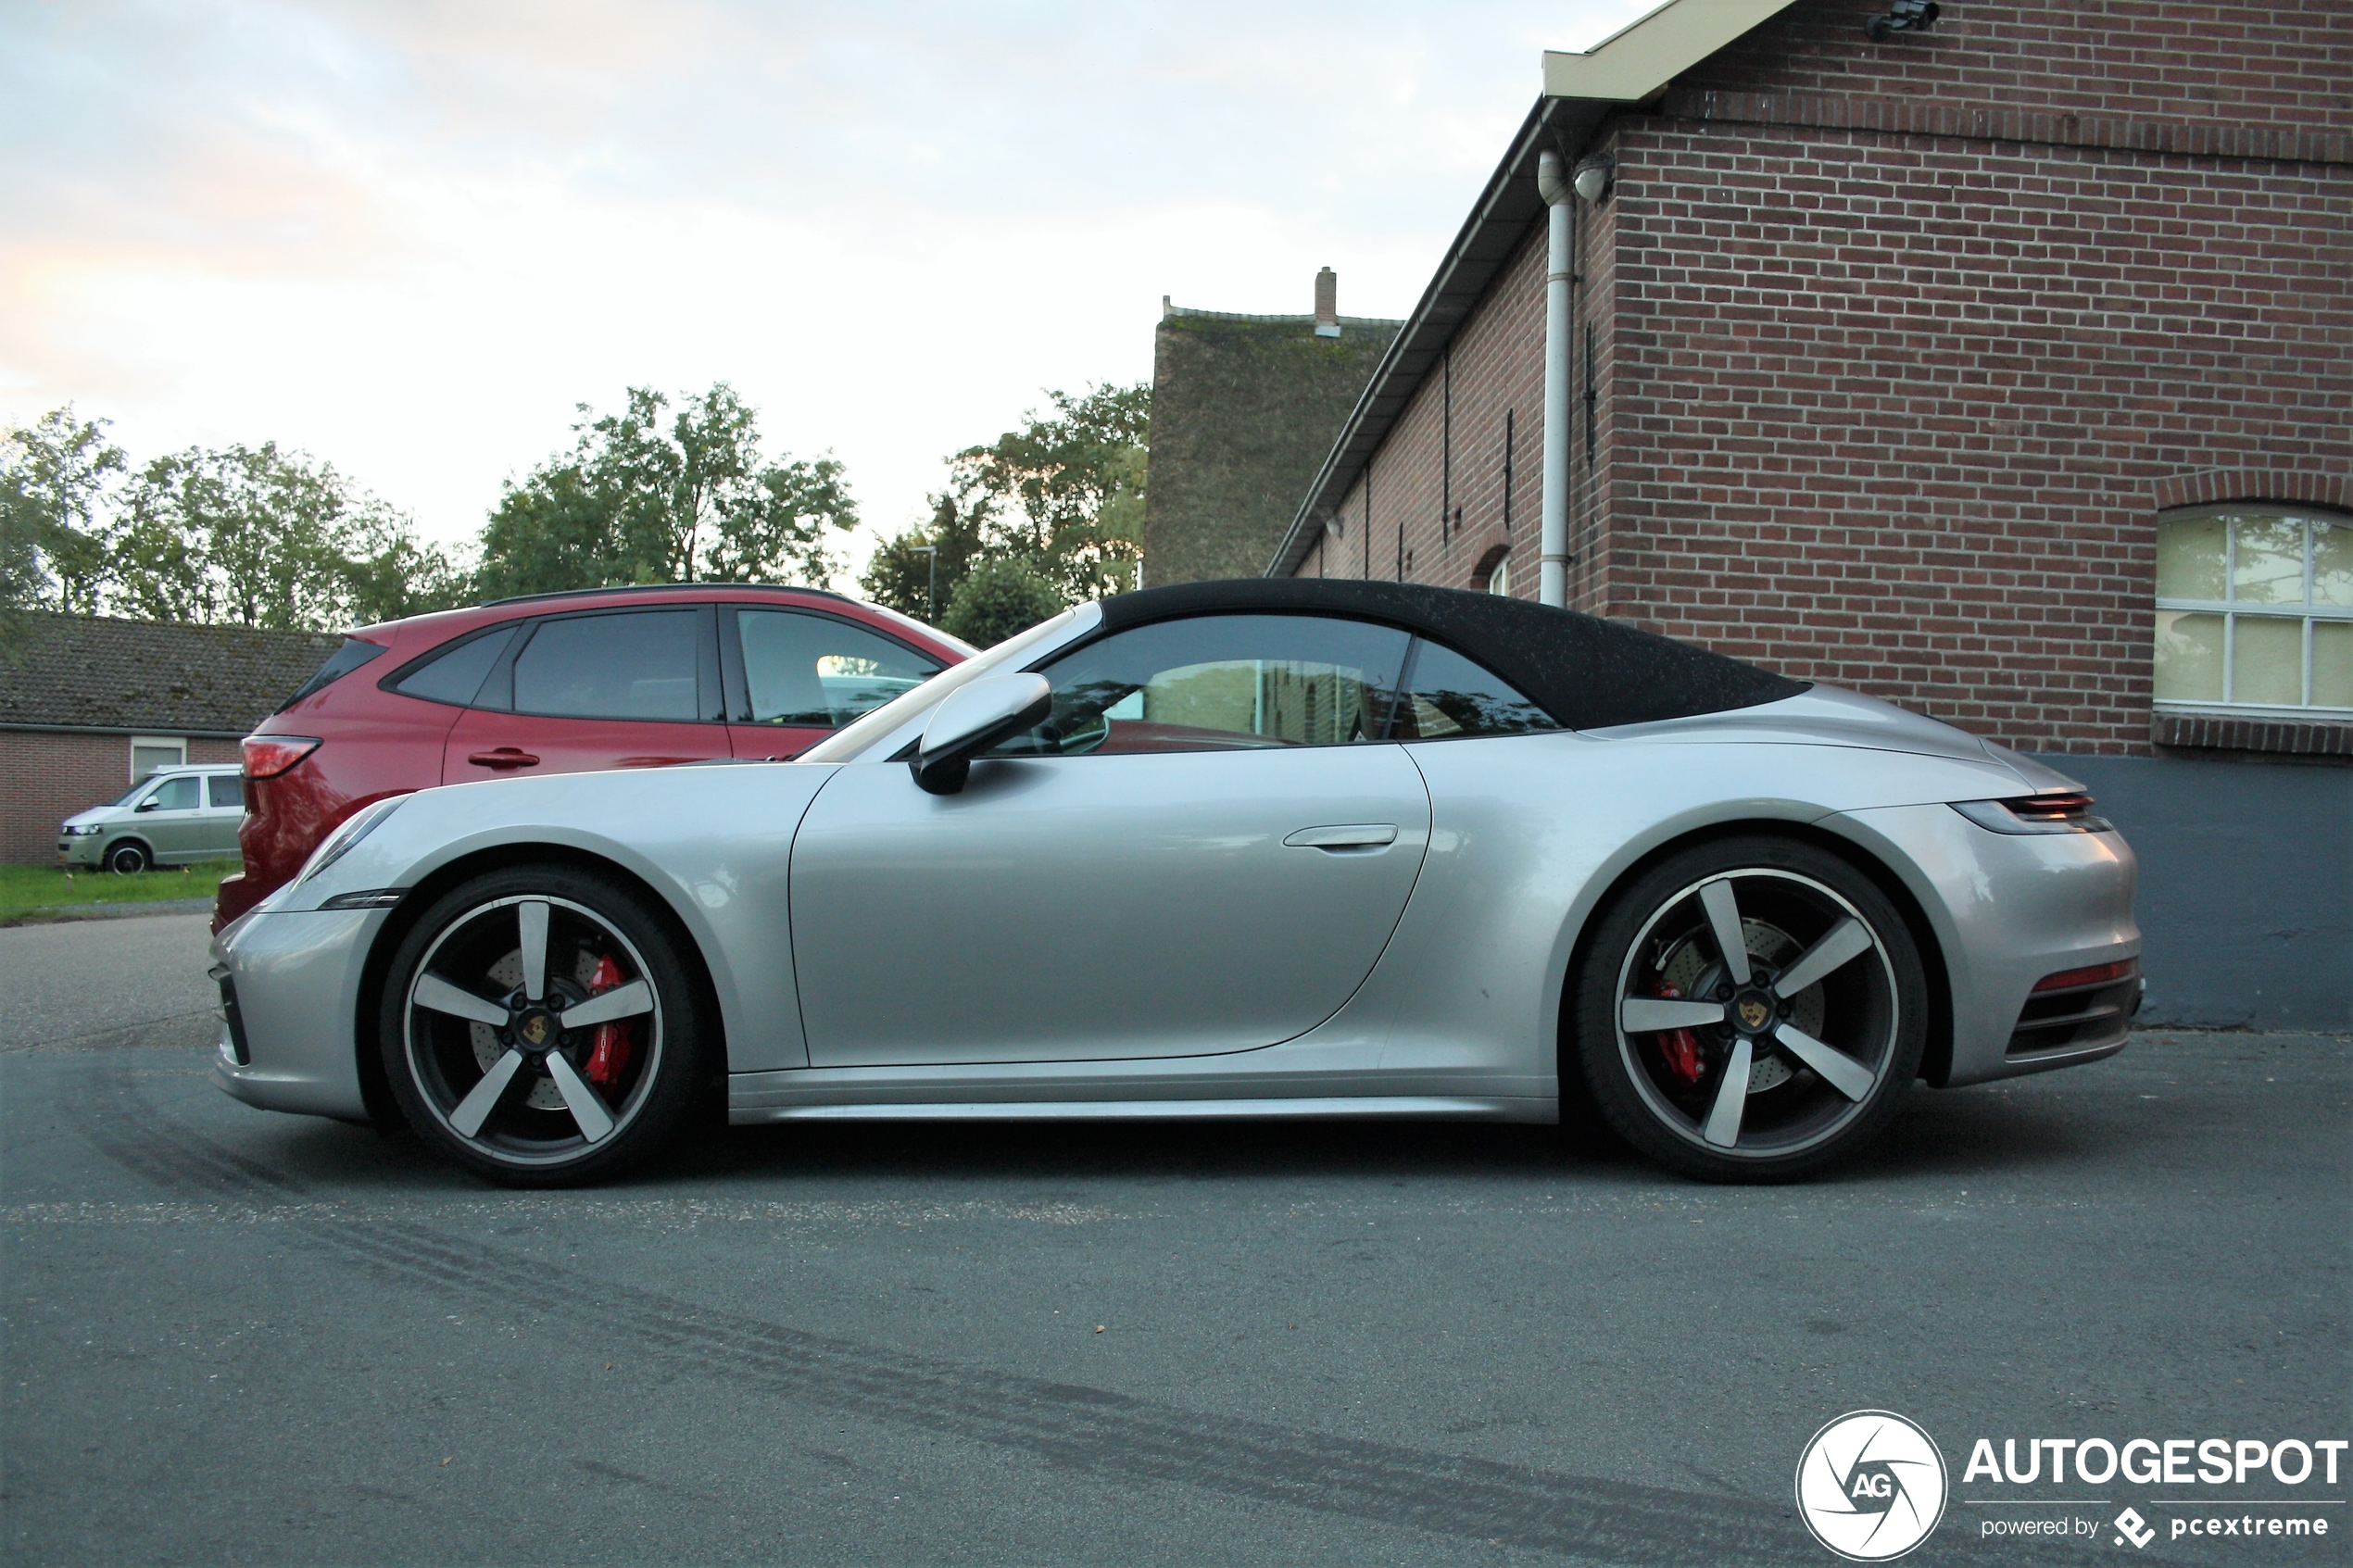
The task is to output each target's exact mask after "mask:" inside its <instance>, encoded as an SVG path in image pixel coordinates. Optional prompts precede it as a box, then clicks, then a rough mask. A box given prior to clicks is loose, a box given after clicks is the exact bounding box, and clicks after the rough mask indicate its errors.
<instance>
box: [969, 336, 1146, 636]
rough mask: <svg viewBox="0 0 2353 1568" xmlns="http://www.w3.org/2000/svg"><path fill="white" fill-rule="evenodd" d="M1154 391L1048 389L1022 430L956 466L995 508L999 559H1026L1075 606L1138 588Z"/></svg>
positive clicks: (972, 449) (1140, 386)
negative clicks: (1043, 412)
mask: <svg viewBox="0 0 2353 1568" xmlns="http://www.w3.org/2000/svg"><path fill="white" fill-rule="evenodd" d="M1151 391H1152V389H1151V383H1148V382H1139V383H1137V384H1136V385H1134V386H1109V385H1105V386H1097V387H1090V388H1088V391H1087V392H1086V393H1085V394H1083V395H1080V396H1076V397H1073V396H1072V395H1069V394H1068V393H1066V392H1053V391H1050V392H1048V393H1047V394H1046V396H1047V398H1048V399H1049V400H1050V401H1051V403H1052V404H1053V406H1054V413H1053V416H1052V417H1051V418H1043V419H1041V418H1040V417H1039V416H1038V412H1037V411H1036V410H1035V409H1032V410H1031V411H1030V412H1029V413H1028V414H1027V415H1026V416H1024V419H1023V422H1022V424H1021V426H1020V428H1019V429H1016V430H1009V431H1007V432H1005V433H1003V434H1002V435H1000V436H999V437H998V438H997V439H996V440H995V441H994V442H992V443H990V444H989V445H986V446H968V447H966V448H965V449H964V450H963V451H962V452H959V453H957V454H956V455H955V456H954V457H953V458H950V459H949V466H950V470H953V471H956V472H958V473H959V474H960V475H969V476H970V478H971V480H972V482H973V483H975V485H976V486H977V487H978V489H979V490H981V491H982V492H984V493H985V494H987V495H989V496H991V497H993V498H994V499H995V500H996V501H997V503H998V514H997V519H996V521H997V522H998V537H997V538H996V539H995V540H994V541H992V543H993V544H994V545H995V546H996V549H997V551H998V553H1001V554H1006V555H1015V556H1021V557H1025V558H1027V559H1028V561H1029V562H1030V564H1031V566H1032V567H1033V569H1034V570H1035V571H1037V572H1038V574H1039V575H1040V576H1042V577H1044V578H1046V579H1047V580H1048V581H1049V582H1051V583H1054V584H1055V585H1056V586H1057V587H1059V588H1060V589H1061V590H1062V591H1063V594H1064V595H1065V596H1068V597H1069V598H1073V599H1096V598H1101V597H1102V596H1104V595H1106V594H1115V593H1118V592H1120V591H1121V590H1123V589H1126V588H1132V587H1134V586H1135V585H1136V563H1137V562H1139V561H1140V560H1141V559H1142V558H1143V553H1144V543H1143V541H1144V453H1145V447H1146V445H1147V442H1148V441H1149V439H1150V434H1151Z"/></svg>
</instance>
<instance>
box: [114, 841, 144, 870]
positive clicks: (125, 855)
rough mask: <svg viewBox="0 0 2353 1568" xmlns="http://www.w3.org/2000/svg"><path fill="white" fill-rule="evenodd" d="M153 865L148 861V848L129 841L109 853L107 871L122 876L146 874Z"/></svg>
mask: <svg viewBox="0 0 2353 1568" xmlns="http://www.w3.org/2000/svg"><path fill="white" fill-rule="evenodd" d="M152 863H153V862H151V861H150V860H149V859H147V847H146V846H145V845H144V844H135V843H132V842H131V841H130V840H128V839H126V840H124V841H123V842H122V843H120V844H118V845H116V846H115V847H113V848H111V849H109V850H107V870H108V871H110V872H116V873H118V874H120V875H122V876H129V875H131V874H132V872H144V871H145V870H146V869H147V867H148V866H149V865H150V864H152Z"/></svg>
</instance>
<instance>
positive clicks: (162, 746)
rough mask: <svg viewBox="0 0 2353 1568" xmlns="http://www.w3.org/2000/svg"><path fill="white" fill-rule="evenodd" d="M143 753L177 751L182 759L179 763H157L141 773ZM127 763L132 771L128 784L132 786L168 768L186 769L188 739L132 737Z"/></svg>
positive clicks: (152, 736)
mask: <svg viewBox="0 0 2353 1568" xmlns="http://www.w3.org/2000/svg"><path fill="white" fill-rule="evenodd" d="M143 751H177V752H179V753H180V759H179V760H178V761H177V762H161V763H157V765H156V766H155V767H152V768H150V769H148V770H147V771H145V773H142V772H141V771H139V753H141V752H143ZM127 761H128V764H129V766H130V769H131V777H130V779H129V780H128V781H126V782H128V783H130V784H137V783H138V782H139V781H140V780H141V779H143V778H148V779H151V778H153V777H155V776H156V775H157V773H159V772H161V771H163V770H164V769H166V768H184V767H186V766H187V765H188V737H187V736H185V735H132V737H131V753H130V756H129V758H128V759H127Z"/></svg>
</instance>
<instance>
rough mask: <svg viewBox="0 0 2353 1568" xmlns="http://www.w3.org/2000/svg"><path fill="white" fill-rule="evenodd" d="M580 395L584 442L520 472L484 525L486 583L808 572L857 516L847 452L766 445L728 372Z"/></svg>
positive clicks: (494, 589) (722, 579)
mask: <svg viewBox="0 0 2353 1568" xmlns="http://www.w3.org/2000/svg"><path fill="white" fill-rule="evenodd" d="M669 409H670V400H669V399H668V398H667V397H665V396H663V395H661V393H658V392H654V391H652V390H650V389H648V388H646V387H635V386H633V387H631V388H629V389H628V401H627V407H626V408H624V409H623V411H622V412H621V413H618V414H608V415H605V416H603V417H602V418H598V417H596V414H595V410H593V409H592V408H589V407H588V406H587V405H586V404H582V405H581V406H580V421H579V422H578V423H577V424H575V425H573V437H574V440H573V448H572V450H571V451H569V452H566V453H561V454H559V455H558V456H556V457H553V458H549V459H548V460H547V462H545V463H543V464H541V465H540V466H539V467H538V468H537V469H535V470H533V471H532V473H531V474H530V476H529V477H528V478H526V479H525V480H524V481H523V482H522V483H521V484H520V485H510V486H508V488H507V491H506V493H505V494H504V495H502V496H501V497H500V499H499V503H498V506H497V509H496V510H494V511H493V512H492V513H491V515H490V521H489V522H488V523H487V525H485V526H484V529H483V533H482V567H481V571H480V576H479V578H478V583H479V585H480V587H481V589H482V591H483V593H484V596H493V597H495V596H505V595H510V594H534V593H547V592H554V591H557V590H560V589H567V588H586V587H602V586H606V585H609V584H616V583H683V582H695V581H702V582H717V583H743V582H782V583H789V582H796V581H799V582H809V583H821V584H822V583H824V582H825V581H826V580H827V579H828V578H829V577H830V576H831V575H832V574H833V571H834V570H835V561H834V558H833V557H832V555H831V554H830V553H828V551H827V549H826V546H827V543H828V541H829V538H830V535H831V534H832V533H838V532H847V531H848V530H849V529H852V528H855V527H856V526H857V524H858V512H857V507H856V505H855V504H854V503H853V502H852V501H851V499H850V496H849V487H848V484H847V483H846V482H845V479H844V474H843V470H842V466H841V464H839V463H838V462H837V461H835V460H834V459H833V458H829V457H824V458H815V459H813V460H804V459H799V458H789V457H785V456H779V457H778V458H777V459H776V460H775V461H774V462H770V461H768V460H766V459H765V458H762V456H761V450H760V430H759V418H758V415H757V414H756V413H755V412H754V411H753V409H752V408H751V406H750V405H749V404H747V403H746V402H744V400H743V399H742V398H741V397H740V396H738V395H736V391H735V389H734V388H732V387H730V386H729V385H727V383H724V382H718V383H713V384H712V386H711V390H710V391H709V392H707V393H704V394H702V395H699V396H697V395H686V396H682V397H681V398H680V399H679V401H678V408H677V412H676V413H675V414H674V415H672V414H670V413H669Z"/></svg>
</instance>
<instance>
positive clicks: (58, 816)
mask: <svg viewBox="0 0 2353 1568" xmlns="http://www.w3.org/2000/svg"><path fill="white" fill-rule="evenodd" d="M341 641H342V639H341V638H339V637H333V636H326V635H322V634H321V633H314V632H260V631H254V630H251V629H248V628H245V627H242V626H174V625H163V624H158V623H156V622H152V621H113V620H107V619H103V618H99V617H94V616H81V615H44V614H36V613H26V614H23V615H20V616H19V618H18V621H17V636H16V638H15V639H14V642H13V646H10V647H8V648H6V650H0V863H6V864H14V865H50V864H54V863H55V862H56V860H57V824H58V823H59V822H63V821H64V820H65V819H66V818H68V817H69V816H71V815H73V814H74V813H75V812H76V811H81V810H84V809H88V808H90V807H92V806H97V805H102V804H104V803H105V802H107V801H109V800H112V799H114V798H115V797H118V796H120V795H121V794H122V793H123V792H124V791H125V790H127V789H129V788H130V787H131V785H132V784H136V783H137V782H138V781H139V780H140V779H143V778H145V776H146V775H147V774H148V773H150V772H152V771H155V770H156V769H157V768H159V767H165V766H169V765H170V764H173V763H179V762H234V761H236V760H237V742H238V741H239V740H240V739H241V738H242V737H244V736H245V734H247V733H248V732H250V731H251V730H252V729H253V727H254V726H255V725H256V724H258V723H259V722H260V721H261V720H262V719H263V718H264V717H265V716H266V715H267V714H269V713H270V711H271V709H275V708H276V707H277V706H278V705H279V704H280V703H282V702H283V701H284V700H285V699H286V698H287V697H288V696H292V695H293V694H294V692H295V690H296V687H298V686H300V685H301V684H303V682H305V681H306V680H308V679H309V677H310V674H311V672H312V671H315V670H317V669H318V668H319V666H320V664H321V661H323V660H324V659H326V657H327V655H328V654H329V653H331V652H333V650H334V647H335V646H336V645H337V644H338V643H339V642H341Z"/></svg>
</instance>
